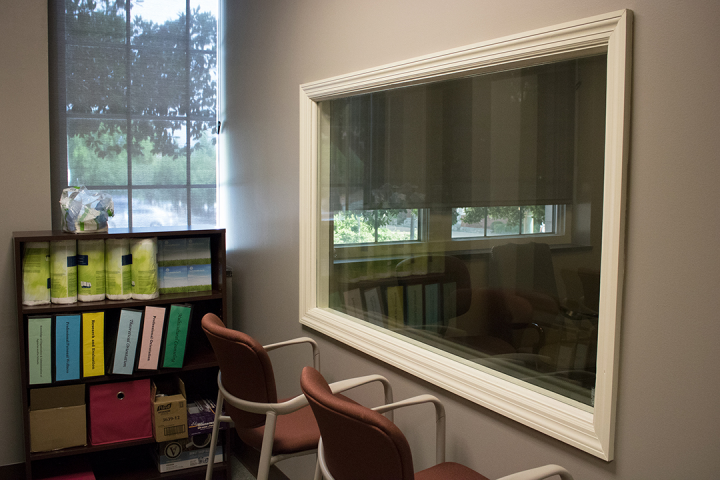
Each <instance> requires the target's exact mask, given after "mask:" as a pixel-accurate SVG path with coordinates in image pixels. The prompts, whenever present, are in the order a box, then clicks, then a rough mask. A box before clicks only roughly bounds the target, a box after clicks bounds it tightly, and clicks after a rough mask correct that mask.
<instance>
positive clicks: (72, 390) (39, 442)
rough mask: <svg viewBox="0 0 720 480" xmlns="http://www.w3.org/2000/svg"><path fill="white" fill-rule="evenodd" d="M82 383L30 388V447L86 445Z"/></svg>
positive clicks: (40, 448) (46, 447)
mask: <svg viewBox="0 0 720 480" xmlns="http://www.w3.org/2000/svg"><path fill="white" fill-rule="evenodd" d="M86 432H87V429H86V424H85V385H82V384H80V385H66V386H62V387H49V388H36V389H33V390H30V451H31V452H47V451H49V450H59V449H61V448H68V447H77V446H80V445H87V434H86Z"/></svg>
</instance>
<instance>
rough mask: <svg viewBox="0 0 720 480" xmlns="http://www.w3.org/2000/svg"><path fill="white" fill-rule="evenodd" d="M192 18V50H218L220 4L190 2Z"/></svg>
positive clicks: (214, 2)
mask: <svg viewBox="0 0 720 480" xmlns="http://www.w3.org/2000/svg"><path fill="white" fill-rule="evenodd" d="M190 10H191V12H192V18H191V23H190V42H191V43H190V48H191V49H193V50H217V18H218V2H217V1H215V0H212V1H208V0H190Z"/></svg>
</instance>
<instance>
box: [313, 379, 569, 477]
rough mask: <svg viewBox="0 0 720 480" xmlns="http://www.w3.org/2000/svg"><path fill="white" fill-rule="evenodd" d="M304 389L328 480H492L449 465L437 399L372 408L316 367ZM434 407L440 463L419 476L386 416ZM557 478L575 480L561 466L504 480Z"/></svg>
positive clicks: (415, 399)
mask: <svg viewBox="0 0 720 480" xmlns="http://www.w3.org/2000/svg"><path fill="white" fill-rule="evenodd" d="M300 385H301V387H302V390H303V393H305V396H306V397H307V399H308V401H309V402H310V406H311V407H312V409H313V413H314V414H315V418H316V419H317V423H318V426H319V427H320V433H321V434H322V438H321V440H320V445H319V447H318V462H319V464H320V468H321V470H322V474H323V477H324V478H325V479H327V480H366V479H370V478H371V479H373V480H439V479H446V480H487V477H484V476H482V475H480V474H479V473H477V472H475V471H474V470H471V469H469V468H467V467H465V466H463V465H460V464H458V463H453V462H445V411H444V408H443V406H442V403H440V401H439V400H438V399H437V398H435V397H433V396H432V395H420V396H418V397H413V398H410V399H407V400H404V401H400V402H396V403H392V404H387V405H383V406H380V407H376V408H374V409H368V408H366V407H363V406H361V405H358V404H357V403H354V402H348V401H347V400H346V399H344V398H341V397H340V396H338V395H335V394H334V393H333V391H334V390H335V389H334V388H333V387H332V386H329V385H328V384H327V382H326V381H325V379H324V378H323V376H322V375H321V374H320V372H318V371H317V370H315V369H313V368H311V367H305V368H304V369H303V372H302V376H301V379H300ZM334 385H335V384H334ZM428 402H430V403H433V404H434V405H435V413H436V424H437V430H436V462H437V464H436V465H435V466H433V467H430V468H428V469H425V470H422V471H420V472H417V473H415V471H414V469H413V461H412V454H411V452H410V447H409V445H408V442H407V440H406V439H405V436H404V435H403V434H402V432H401V431H400V429H399V428H398V427H397V426H396V425H395V424H394V423H392V421H390V420H389V419H387V418H385V417H383V416H382V415H381V414H380V413H381V412H386V411H392V410H393V409H395V408H398V407H403V406H409V405H416V404H419V403H428ZM554 475H559V476H560V478H561V479H562V480H572V476H571V475H570V474H569V473H568V472H567V470H565V469H564V468H562V467H559V466H557V465H546V466H544V467H539V468H534V469H531V470H526V471H523V472H519V473H515V474H512V475H509V476H506V477H503V478H502V479H500V480H540V479H544V478H549V477H552V476H554Z"/></svg>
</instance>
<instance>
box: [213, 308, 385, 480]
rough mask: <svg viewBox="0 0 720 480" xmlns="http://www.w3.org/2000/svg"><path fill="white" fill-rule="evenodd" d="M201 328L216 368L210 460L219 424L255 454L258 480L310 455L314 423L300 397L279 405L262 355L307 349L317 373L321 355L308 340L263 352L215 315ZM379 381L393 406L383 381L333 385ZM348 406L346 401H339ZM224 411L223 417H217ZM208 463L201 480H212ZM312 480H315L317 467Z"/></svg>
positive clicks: (345, 384)
mask: <svg viewBox="0 0 720 480" xmlns="http://www.w3.org/2000/svg"><path fill="white" fill-rule="evenodd" d="M202 327H203V330H204V331H205V334H206V335H207V337H208V339H209V340H210V344H211V345H212V348H213V351H214V352H215V356H216V357H217V361H218V364H219V366H220V372H219V373H218V399H217V407H216V409H215V421H214V424H213V433H212V440H211V443H210V454H209V458H214V455H215V444H216V442H217V435H218V430H219V424H220V422H230V421H232V422H234V424H235V430H236V431H237V433H238V436H239V437H240V438H241V439H242V441H243V442H245V443H246V444H247V445H249V446H251V447H253V448H255V449H256V450H259V451H260V462H259V465H258V476H257V479H258V480H267V478H268V474H269V471H270V467H271V466H272V465H273V464H275V463H276V462H279V461H280V460H284V459H286V458H290V457H295V456H300V455H307V454H312V453H315V452H316V451H317V444H318V440H319V438H320V431H319V430H318V426H317V422H316V421H315V417H314V416H313V413H312V410H311V409H310V407H308V403H307V400H306V399H305V395H302V394H301V395H298V396H296V397H294V398H291V399H287V400H284V401H280V402H278V399H277V392H276V387H275V376H274V374H273V368H272V363H271V362H270V357H269V356H268V354H267V352H268V351H270V350H273V349H276V348H280V347H284V346H287V345H296V344H299V343H309V344H310V345H311V346H312V349H313V366H314V367H315V368H316V369H319V368H320V352H319V350H318V347H317V343H315V341H314V340H313V339H311V338H307V337H302V338H296V339H293V340H288V341H286V342H281V343H274V344H272V345H266V346H264V347H263V346H262V345H260V344H259V343H258V342H257V341H256V340H255V339H254V338H252V337H250V336H249V335H246V334H244V333H242V332H238V331H237V330H232V329H229V328H226V327H225V325H224V324H223V323H222V320H220V319H219V318H218V317H217V316H216V315H214V314H212V313H208V314H207V315H205V316H204V317H203V319H202ZM374 381H379V382H381V383H382V384H383V387H384V391H385V403H389V402H392V390H391V388H390V384H389V383H388V382H387V380H385V378H383V377H380V376H379V375H369V376H366V377H362V378H355V379H350V380H344V381H340V382H337V383H335V384H333V385H334V388H335V390H336V391H337V392H341V391H345V390H348V389H350V388H354V387H356V386H359V385H363V384H366V383H370V382H374ZM342 398H344V399H345V400H347V401H351V400H349V399H347V398H345V397H342ZM223 407H224V408H225V411H226V412H227V415H222V414H221V412H222V410H223ZM212 472H213V463H212V462H208V467H207V472H206V480H210V479H212V474H213V473H212ZM315 478H317V479H319V478H320V471H319V467H318V468H316V471H315Z"/></svg>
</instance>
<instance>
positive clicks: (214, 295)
mask: <svg viewBox="0 0 720 480" xmlns="http://www.w3.org/2000/svg"><path fill="white" fill-rule="evenodd" d="M149 237H157V239H158V242H159V241H161V240H163V239H180V238H186V239H190V238H202V237H209V238H210V251H211V268H212V274H211V275H212V289H211V290H209V291H203V292H191V293H171V294H161V295H160V296H159V297H158V298H155V299H152V300H117V301H114V300H107V299H105V300H101V301H96V302H77V303H74V304H69V305H65V304H63V305H58V304H49V305H37V306H26V305H23V304H22V295H23V294H22V285H23V278H22V275H23V274H22V259H23V251H24V248H25V244H27V243H28V242H52V241H58V240H97V239H103V240H107V239H118V238H129V239H131V238H149ZM13 243H14V252H15V285H16V304H17V321H18V340H19V346H20V355H21V359H22V361H21V362H20V369H21V372H20V373H21V382H22V389H21V390H22V406H23V424H24V432H25V441H24V446H25V478H26V480H32V479H39V478H45V477H47V476H49V475H51V474H52V473H53V471H55V470H57V468H60V467H62V466H63V465H64V464H68V463H78V462H83V463H87V464H89V465H91V466H92V469H93V472H94V474H95V476H96V478H97V479H98V480H104V479H106V480H109V479H118V480H130V479H141V478H142V479H158V480H164V479H168V480H169V479H173V480H174V479H188V480H191V479H201V478H205V468H204V467H195V468H190V469H185V470H179V471H174V472H168V473H159V472H158V470H157V467H156V466H155V464H154V462H153V460H152V457H151V454H150V448H151V447H152V444H153V443H155V440H154V439H153V438H149V439H142V440H132V441H127V442H118V443H112V444H105V445H91V444H90V442H89V440H88V442H87V445H86V446H78V447H71V448H64V449H60V450H54V451H48V452H31V451H30V414H29V412H30V404H29V402H30V391H31V390H33V389H41V388H48V387H56V386H62V385H72V384H85V385H86V387H89V386H91V385H97V384H101V383H113V382H126V381H129V380H136V379H141V378H150V379H161V378H165V377H170V376H172V375H179V376H180V378H183V380H184V381H186V384H187V383H189V385H190V386H193V385H194V386H196V387H197V388H198V389H200V390H201V391H202V393H203V395H204V396H206V397H208V398H211V399H213V400H214V399H215V398H216V396H217V385H216V384H215V379H216V377H217V361H216V360H215V355H214V353H213V351H212V348H211V347H210V344H209V342H208V341H207V339H206V337H205V334H204V333H203V331H202V329H201V325H200V320H201V319H202V317H203V315H205V314H206V313H215V314H216V315H218V316H219V317H220V318H222V319H223V320H224V321H225V322H227V311H228V309H227V291H226V281H225V270H226V268H225V267H226V260H225V230H224V229H207V228H197V227H186V228H182V227H180V228H177V229H175V228H174V229H148V228H132V229H111V230H110V231H109V232H105V233H86V234H70V233H65V232H59V231H32V232H13ZM174 303H182V304H190V305H192V307H193V308H192V320H191V324H190V331H189V332H188V340H187V347H186V353H185V361H184V364H183V367H182V368H179V369H177V368H173V369H170V368H159V369H157V370H139V371H138V370H137V369H136V370H135V371H134V373H133V374H132V375H113V374H105V375H101V376H95V377H85V378H83V377H82V376H81V377H80V379H77V380H65V381H53V382H51V383H47V384H41V385H30V383H29V376H28V375H29V368H28V367H29V365H28V344H27V342H28V318H29V317H32V316H39V315H41V316H49V317H54V316H56V315H64V314H73V313H74V314H82V313H83V312H96V311H103V312H105V318H106V319H107V320H106V321H107V322H113V321H115V322H117V318H118V317H119V312H120V310H121V309H123V308H131V309H144V308H145V307H146V306H153V305H156V306H167V307H169V306H170V305H171V304H174ZM110 331H112V329H111V330H110ZM112 341H114V339H111V338H109V337H108V336H106V337H105V346H106V348H109V347H110V343H111V342H112ZM53 348H54V346H53ZM106 370H107V365H106ZM53 380H54V376H53ZM186 386H188V385H186ZM85 396H86V398H85V405H86V412H88V411H89V410H88V388H86V389H85ZM188 397H189V399H191V398H192V394H191V392H190V391H188ZM88 427H89V423H88ZM224 450H225V452H226V461H225V462H223V463H221V464H216V465H215V472H216V473H215V478H226V479H229V478H230V469H229V460H227V453H228V448H227V444H226V445H225V449H224Z"/></svg>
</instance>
